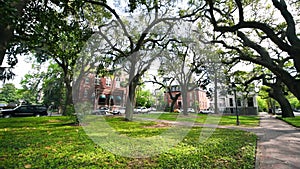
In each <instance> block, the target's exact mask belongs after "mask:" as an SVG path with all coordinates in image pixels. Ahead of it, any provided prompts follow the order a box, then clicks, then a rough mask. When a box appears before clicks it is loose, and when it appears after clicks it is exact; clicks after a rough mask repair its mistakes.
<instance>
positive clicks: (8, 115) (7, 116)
mask: <svg viewBox="0 0 300 169" xmlns="http://www.w3.org/2000/svg"><path fill="white" fill-rule="evenodd" d="M3 117H4V118H10V117H11V115H10V114H5V115H3Z"/></svg>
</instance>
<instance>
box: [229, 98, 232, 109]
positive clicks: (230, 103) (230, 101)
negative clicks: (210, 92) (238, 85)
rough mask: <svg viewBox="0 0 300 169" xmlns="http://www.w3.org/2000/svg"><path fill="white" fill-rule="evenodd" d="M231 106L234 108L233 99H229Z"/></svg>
mask: <svg viewBox="0 0 300 169" xmlns="http://www.w3.org/2000/svg"><path fill="white" fill-rule="evenodd" d="M229 106H230V107H232V106H233V98H229Z"/></svg>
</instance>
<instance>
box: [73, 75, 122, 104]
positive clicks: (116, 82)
mask: <svg viewBox="0 0 300 169" xmlns="http://www.w3.org/2000/svg"><path fill="white" fill-rule="evenodd" d="M125 81H126V78H125V76H121V75H120V76H111V77H105V76H102V77H98V76H96V75H95V74H89V75H88V76H86V77H85V78H83V80H81V83H80V87H79V92H78V98H77V100H79V101H91V102H92V103H93V104H94V109H98V108H100V107H124V106H125V103H126V102H125V100H126V95H127V87H126V86H125V85H124V82H125Z"/></svg>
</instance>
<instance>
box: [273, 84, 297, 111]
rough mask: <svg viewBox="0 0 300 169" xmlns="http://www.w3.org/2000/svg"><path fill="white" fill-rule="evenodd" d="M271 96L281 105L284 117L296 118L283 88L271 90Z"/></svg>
mask: <svg viewBox="0 0 300 169" xmlns="http://www.w3.org/2000/svg"><path fill="white" fill-rule="evenodd" d="M269 95H270V97H272V98H273V99H275V100H276V101H277V102H278V103H279V104H280V107H281V111H282V117H295V116H294V113H293V109H292V106H291V104H290V102H289V101H288V99H287V98H286V97H285V96H284V93H283V91H282V88H281V87H273V88H272V89H271V90H270V92H269Z"/></svg>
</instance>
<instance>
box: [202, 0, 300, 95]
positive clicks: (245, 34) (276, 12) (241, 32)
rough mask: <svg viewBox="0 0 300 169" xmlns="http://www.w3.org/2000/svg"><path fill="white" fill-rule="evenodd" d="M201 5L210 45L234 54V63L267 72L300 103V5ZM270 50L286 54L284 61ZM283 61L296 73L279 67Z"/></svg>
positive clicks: (274, 0) (232, 1) (274, 2)
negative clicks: (298, 31) (205, 19)
mask: <svg viewBox="0 0 300 169" xmlns="http://www.w3.org/2000/svg"><path fill="white" fill-rule="evenodd" d="M287 3H288V4H287ZM263 4H264V5H263ZM202 5H203V6H205V10H203V11H202V12H203V13H202V15H201V16H204V17H205V18H207V21H208V22H209V23H210V28H212V29H213V31H214V36H213V38H211V42H213V43H218V44H221V45H223V47H224V48H226V50H225V51H227V52H232V53H235V55H231V58H232V59H233V60H235V61H238V60H244V61H248V62H252V63H255V64H258V65H262V66H264V67H266V68H268V69H269V70H270V71H271V72H272V73H273V74H274V75H275V76H277V77H278V78H279V79H281V81H282V82H283V83H284V84H285V85H286V86H287V87H288V89H289V90H290V91H291V92H292V93H293V94H294V95H295V96H296V97H297V98H298V99H300V81H299V71H300V57H299V53H300V40H299V35H298V34H297V27H298V24H299V23H297V22H296V20H297V19H298V17H299V15H298V14H297V12H298V11H297V7H298V6H299V4H297V2H296V1H295V2H293V1H285V0H280V1H278V0H272V1H271V3H267V4H265V1H263V2H262V1H259V0H256V1H241V0H230V1H225V0H219V1H215V0H208V1H205V4H202ZM203 6H201V8H203ZM294 9H295V10H294ZM266 13H268V14H269V15H266ZM274 23H276V24H274ZM270 46H276V47H277V48H278V49H279V50H280V51H281V52H283V53H284V55H283V57H281V58H277V56H276V54H274V53H273V51H272V50H270ZM283 60H288V61H290V62H291V63H293V67H292V69H294V70H295V73H293V74H291V73H290V72H289V71H288V70H287V69H286V68H285V67H282V66H281V65H280V64H278V63H280V62H282V61H283Z"/></svg>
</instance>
